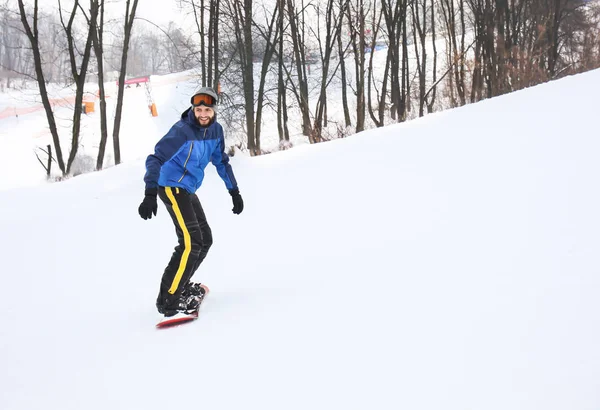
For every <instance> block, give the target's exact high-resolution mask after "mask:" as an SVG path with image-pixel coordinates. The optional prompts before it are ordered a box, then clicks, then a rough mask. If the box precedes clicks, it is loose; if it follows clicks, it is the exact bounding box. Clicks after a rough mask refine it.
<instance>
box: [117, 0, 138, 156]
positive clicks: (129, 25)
mask: <svg viewBox="0 0 600 410" xmlns="http://www.w3.org/2000/svg"><path fill="white" fill-rule="evenodd" d="M131 1H132V0H127V3H126V5H125V7H126V9H125V38H124V40H123V54H122V55H121V71H120V73H119V90H118V91H117V106H116V109H115V122H114V126H113V148H114V150H115V165H119V164H120V163H121V147H120V142H119V132H120V130H121V115H122V113H123V99H124V94H125V76H126V75H127V53H128V51H129V40H130V39H131V31H132V29H133V21H134V19H135V12H136V9H137V5H138V0H133V5H131ZM130 6H131V7H130Z"/></svg>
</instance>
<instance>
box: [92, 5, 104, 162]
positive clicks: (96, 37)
mask: <svg viewBox="0 0 600 410" xmlns="http://www.w3.org/2000/svg"><path fill="white" fill-rule="evenodd" d="M91 5H92V8H96V9H97V10H98V11H97V14H98V24H96V25H95V26H94V29H93V30H92V33H93V46H94V54H95V55H96V62H97V64H98V97H99V98H100V145H99V148H98V157H97V159H96V170H101V169H102V166H103V163H104V154H105V151H106V142H107V140H108V118H107V114H106V90H105V88H104V0H91Z"/></svg>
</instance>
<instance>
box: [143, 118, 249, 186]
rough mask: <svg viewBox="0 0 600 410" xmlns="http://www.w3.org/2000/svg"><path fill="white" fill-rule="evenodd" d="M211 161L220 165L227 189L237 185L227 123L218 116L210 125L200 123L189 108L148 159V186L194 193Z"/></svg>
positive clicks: (145, 177)
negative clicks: (229, 153)
mask: <svg viewBox="0 0 600 410" xmlns="http://www.w3.org/2000/svg"><path fill="white" fill-rule="evenodd" d="M209 161H210V162H212V163H213V165H214V166H215V167H217V172H218V173H219V176H220V177H221V178H222V179H223V181H224V182H225V186H227V189H228V190H231V189H236V188H237V182H236V180H235V177H234V175H233V170H232V169H231V165H230V164H229V157H228V156H227V154H226V153H225V139H224V137H223V127H221V124H219V123H218V122H216V120H215V121H213V122H212V123H211V124H210V125H209V126H207V127H202V126H200V125H199V124H198V122H197V121H196V118H195V116H194V112H193V111H192V109H191V108H188V109H187V110H186V111H184V112H183V114H181V120H179V121H177V123H175V125H173V126H172V127H171V129H170V130H169V132H168V133H167V134H166V135H165V136H164V137H162V139H161V140H160V141H158V143H157V144H156V147H155V148H154V154H152V155H149V156H148V158H147V159H146V175H145V176H144V182H146V188H156V187H158V186H159V185H160V186H168V187H179V188H183V189H185V190H186V191H188V192H189V193H194V192H196V190H197V189H198V188H200V185H202V180H203V179H204V169H205V168H206V166H207V165H208V162H209Z"/></svg>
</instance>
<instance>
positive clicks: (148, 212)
mask: <svg viewBox="0 0 600 410" xmlns="http://www.w3.org/2000/svg"><path fill="white" fill-rule="evenodd" d="M157 194H158V189H157V188H146V191H145V195H146V196H144V200H143V201H142V203H141V205H140V207H139V208H138V212H139V213H140V216H141V217H142V219H152V214H154V216H156V210H157V209H158V204H157V203H156V195H157Z"/></svg>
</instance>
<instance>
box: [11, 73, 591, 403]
mask: <svg viewBox="0 0 600 410" xmlns="http://www.w3.org/2000/svg"><path fill="white" fill-rule="evenodd" d="M181 84H182V83H177V85H170V86H165V87H162V88H161V87H159V86H157V87H155V88H154V91H155V92H156V96H155V98H156V100H157V103H158V104H159V113H161V114H162V113H164V112H167V110H166V109H165V107H168V106H169V104H170V106H173V114H172V115H176V114H177V113H178V112H179V110H178V109H176V108H177V107H176V105H177V104H180V103H181V104H185V101H186V100H185V98H187V97H186V96H187V95H188V94H187V91H184V90H181V87H182V85H181ZM161 90H162V91H161ZM599 94H600V71H598V70H596V71H593V72H589V73H586V74H582V75H578V76H574V77H569V78H565V79H563V80H560V81H556V82H552V83H548V84H544V85H541V86H538V87H534V88H531V89H528V90H524V91H521V92H518V93H514V94H510V95H506V96H503V97H499V98H495V99H492V100H487V101H484V102H481V103H479V104H475V105H471V106H466V107H463V108H461V109H456V110H452V111H445V112H442V113H439V114H434V115H429V116H427V117H425V118H423V119H420V120H416V121H411V122H408V123H405V124H402V125H395V126H391V127H387V128H383V129H378V130H371V131H368V132H364V133H361V134H357V135H354V136H351V137H349V138H346V139H343V140H337V141H334V142H329V143H324V144H319V145H303V146H300V147H296V148H294V149H292V150H289V151H285V152H279V153H275V154H272V155H268V156H263V157H255V158H249V157H245V156H240V155H237V156H235V157H234V158H233V159H232V164H233V168H234V171H235V173H236V177H237V179H238V182H239V184H240V189H241V192H242V195H243V197H244V200H245V203H246V208H245V210H244V212H243V213H242V214H241V215H239V216H236V215H233V214H232V213H231V203H230V201H231V199H230V197H229V195H228V193H227V191H226V189H225V187H224V184H223V182H222V181H221V180H220V179H219V177H218V176H217V174H216V172H214V169H213V168H211V166H209V168H208V171H209V172H208V174H207V178H206V180H205V184H204V185H203V186H202V187H201V189H200V190H199V192H198V194H199V196H200V199H201V201H202V203H203V206H204V208H205V211H206V214H207V216H208V218H209V222H210V223H211V226H212V230H213V236H214V245H213V247H212V249H211V251H210V253H209V256H208V257H207V259H206V260H205V262H204V263H203V265H202V266H201V268H200V270H199V271H198V273H197V276H196V277H195V279H196V280H199V281H203V282H205V283H207V284H208V285H209V286H210V288H211V294H210V295H209V297H208V299H207V300H206V302H205V305H204V306H203V308H202V312H201V315H200V318H199V319H198V321H196V322H194V323H191V324H189V325H186V326H182V327H178V328H174V329H169V330H161V331H158V330H156V329H155V328H154V325H155V323H156V322H157V320H158V319H159V316H158V314H157V313H156V312H155V310H154V301H155V297H156V293H157V291H158V283H159V279H160V276H161V274H162V270H163V268H164V265H165V264H166V262H167V261H168V259H169V257H170V255H171V252H172V248H173V246H174V245H175V234H174V232H173V227H172V223H171V221H170V218H169V217H168V216H167V213H166V211H165V209H164V208H163V207H162V206H161V207H160V208H159V213H158V217H157V218H156V219H154V218H153V219H152V220H150V221H143V220H142V219H140V218H139V216H138V215H137V207H138V205H139V202H140V201H141V199H142V197H143V182H142V176H143V173H144V164H143V158H144V157H145V155H147V154H148V153H149V150H151V148H152V146H153V144H154V142H155V141H156V139H157V138H159V137H160V135H161V133H162V132H164V130H165V127H168V126H170V120H169V119H168V118H167V116H166V115H165V116H164V117H161V116H159V117H158V118H156V119H152V118H149V117H147V113H146V111H145V110H144V107H142V108H141V109H140V111H139V112H143V114H140V116H139V117H136V115H135V114H132V112H133V111H132V110H137V109H138V108H137V107H136V106H135V105H132V103H131V101H135V98H130V99H129V100H128V101H130V102H128V106H127V108H126V109H127V110H128V111H129V113H130V114H129V118H130V119H134V120H135V121H134V122H133V125H131V124H130V125H127V126H126V130H127V131H128V132H129V133H128V134H127V135H129V136H131V141H129V142H127V143H126V148H124V152H125V154H124V155H125V156H126V157H127V158H128V161H126V163H125V164H123V165H120V166H117V167H112V168H109V169H107V170H105V171H102V172H95V173H90V174H85V175H82V176H79V177H76V178H72V179H70V180H67V181H65V182H62V183H57V184H44V183H42V184H37V183H36V184H25V179H26V178H21V176H23V175H27V171H26V167H25V165H26V164H25V163H23V162H21V161H23V158H22V157H20V156H19V155H20V154H19V155H17V153H19V152H20V151H19V150H20V145H19V144H20V143H23V144H25V143H24V142H23V141H24V140H26V139H25V138H23V139H21V140H19V138H18V136H17V135H13V136H11V137H10V138H12V139H7V134H8V133H7V129H8V127H9V126H8V125H6V124H7V123H6V122H4V121H0V131H2V134H0V138H1V143H2V146H1V147H0V148H1V149H0V153H1V154H0V155H1V161H0V165H1V166H2V168H1V170H0V171H1V173H0V178H1V179H2V185H3V188H4V190H2V191H0V244H1V246H0V249H1V251H0V252H1V256H2V257H1V259H0V260H1V261H2V269H1V271H0V272H1V273H0V280H1V283H2V290H3V292H2V298H0V323H1V326H0V409H2V410H32V409H61V410H70V409H73V410H81V409H88V410H106V409H144V410H155V409H156V410H158V409H164V408H205V409H210V410H219V409H227V410H233V409H241V408H246V409H261V410H265V409H273V410H275V409H277V410H281V409H303V410H306V409H319V410H331V409H356V410H363V409H413V410H420V409H423V410H439V409H445V410H455V409H456V410H464V409H478V410H479V409H485V410H493V409H498V410H506V409H511V410H512V409H527V410H533V409H539V410H554V409H555V410H565V409H569V410H597V409H599V408H600V349H599V348H598V346H600V314H599V312H600V298H598V295H599V294H600V257H599V255H598V249H600V233H599V232H600V213H599V212H598V210H599V209H600V193H599V191H598V189H597V185H598V176H599V175H600V161H598V152H600V140H599V138H598V128H597V112H596V111H597V110H596V107H597V103H596V99H597V96H598V95H599ZM141 98H143V97H140V99H141ZM180 100H181V102H178V101H180ZM161 106H162V107H163V108H161ZM34 115H36V114H29V116H23V118H20V119H19V121H23V122H27V123H30V124H29V125H28V126H30V127H31V129H32V130H33V128H34V127H35V126H39V127H41V124H42V122H40V121H41V120H39V119H37V120H33V118H35V117H33V116H34ZM169 115H171V114H169ZM26 117H27V118H28V119H26ZM29 118H32V120H29ZM136 122H137V128H136ZM140 123H141V124H140ZM148 124H150V125H148ZM10 126H13V125H10ZM19 129H20V130H21V131H19V132H21V133H23V134H21V135H24V133H25V132H26V131H25V129H24V128H19ZM134 130H137V131H139V132H137V133H134V132H133V131H134ZM11 144H14V145H11ZM13 154H14V155H13ZM135 158H139V160H135ZM7 181H10V184H9V183H7ZM21 182H23V183H21ZM11 186H12V188H11ZM15 186H18V187H17V188H14V187H15Z"/></svg>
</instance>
